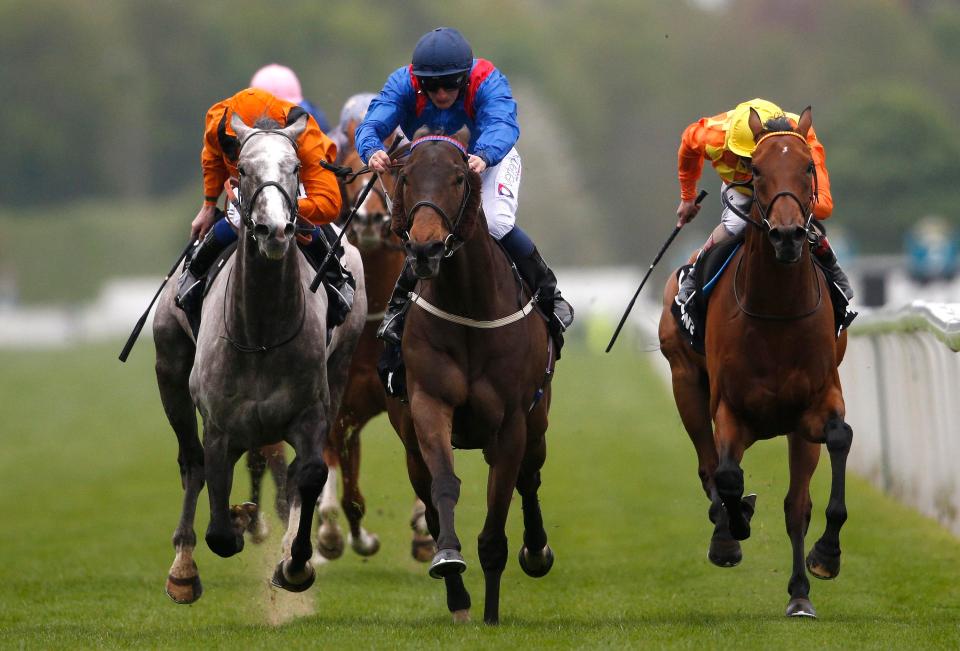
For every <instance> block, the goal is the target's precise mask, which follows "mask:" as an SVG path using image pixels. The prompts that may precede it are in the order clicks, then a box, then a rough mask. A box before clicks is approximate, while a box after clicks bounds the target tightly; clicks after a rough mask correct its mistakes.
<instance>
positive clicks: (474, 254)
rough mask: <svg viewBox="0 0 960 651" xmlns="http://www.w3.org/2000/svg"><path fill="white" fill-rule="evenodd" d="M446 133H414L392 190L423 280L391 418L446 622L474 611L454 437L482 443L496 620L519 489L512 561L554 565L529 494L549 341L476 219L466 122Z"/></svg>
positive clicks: (542, 567)
mask: <svg viewBox="0 0 960 651" xmlns="http://www.w3.org/2000/svg"><path fill="white" fill-rule="evenodd" d="M421 135H422V134H421V133H418V134H417V136H421ZM455 138H456V140H454V139H453V138H447V137H444V136H426V137H424V138H421V139H416V140H414V143H413V145H412V148H411V153H410V156H409V158H408V160H407V163H406V165H405V166H404V167H403V169H402V171H401V173H400V178H399V181H398V187H397V191H396V192H395V194H394V205H393V229H394V232H396V233H400V234H402V235H403V236H404V238H405V239H406V240H407V242H406V245H405V246H406V251H407V255H408V257H409V258H410V260H411V263H412V264H413V269H414V271H415V273H416V275H417V276H418V277H419V278H420V279H421V280H420V283H419V285H418V292H417V293H415V295H414V296H413V297H412V300H411V307H410V311H409V312H408V315H407V320H406V326H405V331H404V335H403V343H402V351H403V358H404V360H405V363H406V381H407V387H408V395H409V400H410V402H409V405H405V406H404V408H403V409H402V410H401V412H400V413H399V414H396V412H393V411H391V413H390V415H391V420H392V422H393V424H394V427H395V428H396V429H397V432H398V434H399V435H400V438H401V439H402V441H403V444H404V447H405V449H406V455H407V471H408V473H409V475H410V481H411V483H412V484H413V488H414V490H415V491H416V493H417V495H418V496H419V497H420V499H422V500H423V501H424V502H425V504H426V509H427V511H426V519H427V524H428V526H429V529H430V533H431V534H432V535H433V537H434V539H435V540H436V541H437V546H438V548H439V551H438V552H437V554H436V555H435V556H434V559H433V561H432V563H431V565H430V575H431V576H433V577H434V578H443V579H444V580H445V582H446V589H447V607H448V608H449V610H450V611H451V612H452V613H453V617H454V620H455V621H463V620H465V619H468V618H469V608H470V595H469V594H468V593H467V591H466V589H465V587H464V584H463V579H462V577H461V573H462V572H463V571H464V570H465V569H466V563H465V562H464V560H463V556H462V555H461V554H460V540H459V539H458V537H457V533H456V530H455V527H454V508H455V506H456V504H457V501H458V499H459V496H460V480H459V479H458V478H457V476H456V474H455V473H454V468H453V446H456V447H460V448H465V447H466V448H482V449H483V453H484V458H485V459H486V461H487V463H488V464H489V466H490V472H489V479H488V484H487V518H486V522H485V523H484V526H483V530H482V531H481V532H480V535H479V537H478V552H479V556H480V565H481V567H482V568H483V574H484V579H485V584H486V595H485V602H484V621H486V622H487V623H491V624H494V623H497V622H498V620H499V600H500V577H501V574H502V573H503V569H504V567H505V565H506V562H507V537H506V535H505V534H504V524H505V522H506V519H507V512H508V510H509V508H510V500H511V497H512V495H513V491H514V489H515V488H516V490H517V491H518V492H519V493H520V496H521V498H522V501H523V521H524V536H523V541H524V545H523V548H522V549H521V551H520V565H521V567H522V568H523V570H524V571H525V572H526V573H527V574H529V575H531V576H535V577H536V576H543V575H545V574H546V573H547V572H548V571H549V569H550V567H551V566H552V564H553V552H552V551H551V549H550V547H549V546H548V545H547V534H546V531H544V528H543V519H542V516H541V514H540V505H539V503H538V499H537V490H538V488H539V486H540V468H541V467H542V465H543V462H544V459H545V457H546V439H545V436H544V435H545V432H546V429H547V413H548V410H549V405H550V385H549V382H548V374H547V369H548V368H552V359H551V350H552V349H551V348H550V346H551V344H550V342H549V337H548V335H547V327H546V323H545V322H544V320H543V319H542V318H539V317H537V316H536V315H534V316H533V317H532V318H531V317H529V316H527V315H528V314H529V310H530V309H532V306H533V303H532V302H528V303H527V304H526V306H525V309H523V310H518V305H519V304H520V303H521V301H518V293H519V291H518V287H517V280H516V278H515V276H514V273H513V271H512V270H511V265H510V262H509V261H508V259H507V256H506V254H505V253H504V252H503V251H500V250H498V248H497V244H496V242H495V241H494V240H493V239H492V238H491V237H490V236H489V235H488V233H487V229H486V226H485V224H484V223H483V221H484V217H483V213H482V211H481V209H480V177H479V175H478V174H476V173H474V172H472V171H470V169H469V168H468V166H467V163H466V156H465V154H464V152H465V145H466V143H467V142H468V138H469V133H467V131H466V129H463V130H462V131H461V132H460V133H458V134H457V135H456V136H455ZM441 261H442V264H441ZM527 295H528V296H529V294H527ZM491 320H496V321H491Z"/></svg>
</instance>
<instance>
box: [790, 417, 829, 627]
mask: <svg viewBox="0 0 960 651" xmlns="http://www.w3.org/2000/svg"><path fill="white" fill-rule="evenodd" d="M787 439H788V441H789V446H790V489H789V490H788V492H787V496H786V498H785V499H784V500H783V514H784V518H785V519H786V523H787V535H788V536H790V545H791V548H792V551H793V573H792V574H791V576H790V583H789V584H788V585H787V592H789V593H790V603H789V604H788V605H787V616H788V617H816V611H814V609H813V604H812V603H810V581H809V580H808V579H807V574H806V572H805V570H804V567H803V539H804V537H805V536H806V534H807V527H808V526H810V510H811V508H812V502H811V500H810V478H811V477H812V476H813V471H814V470H815V469H816V467H817V460H818V459H819V458H820V445H819V444H817V443H811V442H809V441H806V440H804V439H803V438H802V437H801V436H799V435H798V434H795V433H794V434H789V435H788V436H787Z"/></svg>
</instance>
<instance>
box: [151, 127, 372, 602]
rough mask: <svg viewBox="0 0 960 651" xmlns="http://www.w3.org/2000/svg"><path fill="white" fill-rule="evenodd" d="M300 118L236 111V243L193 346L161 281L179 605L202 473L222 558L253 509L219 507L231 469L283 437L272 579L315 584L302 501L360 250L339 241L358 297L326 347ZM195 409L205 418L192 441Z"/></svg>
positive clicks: (339, 381) (314, 466)
mask: <svg viewBox="0 0 960 651" xmlns="http://www.w3.org/2000/svg"><path fill="white" fill-rule="evenodd" d="M306 119H307V118H306V116H304V117H302V118H301V119H300V120H297V121H296V122H295V123H294V124H292V125H290V126H288V127H286V128H284V129H280V128H278V125H276V124H274V123H270V124H266V123H263V124H261V123H258V124H257V126H258V127H261V128H251V127H248V126H247V125H245V124H244V123H243V122H242V120H240V118H239V117H238V116H236V115H235V116H234V117H233V120H232V121H231V126H232V127H233V129H234V131H235V132H236V134H237V136H238V138H239V139H240V142H241V146H240V155H239V160H238V162H237V168H238V170H239V171H240V188H241V192H242V196H243V197H244V204H243V206H242V216H243V225H242V227H241V229H240V237H239V243H238V247H237V252H236V254H235V255H234V256H233V257H232V258H230V259H229V260H228V261H227V262H226V264H225V265H224V269H223V271H222V272H221V273H220V274H219V275H218V276H217V277H216V278H215V279H214V280H213V282H212V283H211V284H210V288H209V291H208V295H207V297H206V299H205V300H204V304H203V318H202V322H201V326H200V330H199V333H198V335H197V339H196V344H194V341H193V338H192V336H191V334H190V328H189V326H188V324H187V322H186V319H185V318H184V315H183V313H182V312H181V311H180V310H179V309H177V308H176V307H175V306H174V304H173V286H172V285H171V286H170V289H168V291H166V293H165V294H164V296H163V298H162V299H161V302H160V305H159V307H158V310H157V315H156V318H155V319H154V339H155V342H156V347H157V366H156V370H157V383H158V385H159V388H160V397H161V399H162V401H163V406H164V410H165V411H166V413H167V417H168V419H169V420H170V424H171V426H172V427H173V429H174V431H175V432H176V434H177V439H178V442H179V445H180V453H179V456H178V461H179V463H180V475H181V480H182V482H183V487H184V500H183V510H182V513H181V516H180V522H179V524H178V526H177V529H176V531H175V532H174V536H173V544H174V548H175V549H176V552H177V554H176V558H175V560H174V562H173V566H172V567H171V569H170V575H169V577H168V579H167V586H166V590H167V594H168V595H170V597H171V598H172V599H173V600H174V601H176V602H177V603H192V602H194V601H196V600H197V599H199V598H200V595H201V592H202V587H201V583H200V576H199V571H198V569H197V565H196V563H195V562H194V560H193V550H194V547H195V546H196V534H195V533H194V529H193V520H194V515H195V511H196V502H197V497H198V495H199V493H200V490H201V489H202V488H203V485H204V482H206V484H207V488H208V492H209V497H210V524H209V526H208V528H207V533H206V541H207V545H208V546H209V547H210V549H211V550H213V551H214V552H215V553H216V554H218V555H220V556H224V557H228V556H232V555H233V554H236V553H238V552H239V551H241V550H242V549H243V532H244V530H245V528H246V526H247V524H248V523H249V518H250V508H248V507H246V506H240V507H232V508H231V507H229V506H228V504H229V497H230V490H231V484H232V480H233V467H234V464H235V463H236V461H237V459H238V458H239V457H240V456H241V455H242V454H243V453H244V452H245V451H247V450H251V449H254V448H261V447H263V446H265V445H269V444H276V443H280V442H281V441H286V442H287V443H289V444H290V445H291V446H293V448H294V450H295V452H296V458H295V460H294V462H293V464H292V465H291V467H290V471H289V475H288V476H289V480H288V490H287V495H288V499H289V502H290V517H289V522H288V528H287V533H286V535H285V536H284V540H283V545H282V557H281V560H280V562H279V564H278V565H277V568H276V571H275V572H274V575H273V583H274V585H277V586H278V587H281V588H284V589H286V590H290V591H297V592H298V591H302V590H306V589H307V588H309V587H310V586H311V585H312V584H313V581H314V579H315V571H314V569H313V567H312V566H311V565H310V562H309V561H310V556H311V551H312V549H311V544H310V533H311V524H312V519H313V510H314V509H313V505H314V504H315V503H316V500H317V498H318V496H319V495H320V491H321V489H322V488H323V484H324V482H325V481H326V478H327V467H326V464H325V463H324V461H323V456H322V454H323V445H324V442H325V439H326V437H327V435H328V432H329V430H330V426H331V421H332V420H333V415H334V414H335V413H336V410H337V408H338V407H339V404H340V400H341V396H342V392H343V387H344V384H345V380H346V373H347V368H348V366H349V363H350V357H351V356H352V354H353V350H354V348H355V346H356V342H357V338H358V337H359V334H360V331H361V329H362V327H363V319H364V316H365V315H366V304H365V299H364V298H363V296H364V294H363V291H362V281H361V279H362V274H361V273H360V269H361V266H360V265H361V263H360V256H359V254H358V253H357V251H356V249H355V248H353V247H352V246H349V245H348V246H347V253H346V255H345V262H346V264H347V266H348V268H350V269H351V270H352V271H353V273H354V276H355V277H356V279H357V283H358V291H357V294H356V302H355V304H354V308H353V311H352V312H351V314H350V315H349V316H348V318H347V320H346V322H345V323H343V324H342V325H341V326H339V327H338V328H336V329H335V330H334V331H333V335H332V339H331V340H330V342H329V343H328V342H327V340H326V338H327V327H326V312H327V298H326V294H325V292H319V293H316V294H314V293H311V292H310V291H309V284H310V281H311V279H312V277H313V271H312V269H311V267H310V265H309V263H308V262H307V260H306V258H305V257H304V255H303V254H302V253H301V252H300V251H299V250H298V247H297V246H296V243H295V237H294V234H295V232H296V218H297V209H296V205H297V204H296V196H297V189H298V184H299V177H298V171H299V166H300V162H299V160H298V158H297V154H296V150H295V146H294V144H293V143H295V142H296V140H297V138H298V137H299V135H300V134H301V133H302V131H303V129H304V127H305V125H306ZM194 346H195V348H194ZM195 409H199V410H200V414H201V415H202V417H203V429H204V432H203V445H202V446H201V444H200V440H199V438H198V437H197V425H196V411H195ZM302 506H303V507H304V508H301V507H302Z"/></svg>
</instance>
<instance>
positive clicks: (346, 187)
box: [317, 122, 436, 562]
mask: <svg viewBox="0 0 960 651" xmlns="http://www.w3.org/2000/svg"><path fill="white" fill-rule="evenodd" d="M355 129H356V123H355V122H351V123H350V124H349V125H348V126H347V128H346V129H345V133H344V136H345V138H346V145H347V146H346V147H345V148H344V149H343V150H341V153H340V156H339V161H338V162H339V163H340V164H341V165H343V166H345V167H350V168H351V169H360V168H361V167H363V163H362V161H361V160H360V155H359V154H358V153H357V150H356V148H355V146H354V132H355ZM365 182H366V177H362V176H357V177H354V178H352V179H350V180H349V181H348V182H346V183H344V184H343V199H344V201H343V205H344V212H345V213H346V212H349V209H350V208H349V207H350V206H353V205H354V204H355V203H356V200H357V197H358V195H359V194H360V192H361V190H362V188H363V185H364V183H365ZM395 183H396V179H395V177H394V175H392V174H383V175H381V177H380V179H379V180H378V181H377V184H376V185H374V186H373V189H372V191H371V192H370V193H369V194H368V195H367V197H366V199H365V200H364V202H363V204H362V205H361V206H359V207H358V210H357V213H356V215H355V216H354V218H353V221H352V222H351V224H350V226H349V227H348V228H349V230H348V231H347V238H348V239H349V240H350V242H351V243H352V244H354V245H356V246H357V248H358V249H359V250H360V256H361V258H362V259H363V274H364V285H365V287H366V296H367V308H368V310H369V314H368V315H367V321H366V325H365V326H364V329H363V333H362V334H361V335H360V340H359V342H358V343H357V349H356V352H355V353H354V355H353V359H352V361H351V363H350V372H349V375H348V380H347V388H346V390H345V391H344V395H343V402H342V404H341V406H340V413H339V414H338V416H337V419H336V420H335V421H334V423H333V428H332V429H331V431H330V437H329V439H328V440H327V446H326V449H325V450H324V455H323V456H324V460H325V461H326V463H327V467H328V468H329V473H330V474H329V475H328V477H327V483H326V485H325V486H324V489H323V493H322V495H321V498H320V504H319V514H320V518H319V520H318V531H317V553H318V554H320V555H321V556H322V557H324V558H326V559H335V558H339V557H340V555H341V554H342V553H343V549H344V540H343V534H342V533H341V531H340V527H339V525H338V524H337V519H338V515H339V511H340V508H341V507H342V508H343V512H344V514H345V515H346V518H347V522H348V524H349V526H350V546H351V547H352V548H353V550H354V551H355V552H356V553H357V554H360V555H361V556H370V555H372V554H375V553H376V552H377V550H378V549H379V548H380V541H379V539H378V538H377V536H376V534H371V533H368V532H367V531H365V530H364V528H363V527H362V525H361V521H362V519H363V516H364V514H365V512H366V500H365V499H364V497H363V493H362V492H361V491H360V458H361V454H360V435H361V433H362V431H363V428H364V427H365V426H366V424H367V423H368V422H369V421H370V420H371V419H372V418H373V417H375V416H377V415H378V414H380V413H382V412H384V411H388V410H390V411H399V410H400V409H401V406H400V403H399V402H398V401H396V400H389V401H388V400H387V398H386V393H385V392H384V389H383V385H382V384H381V382H380V379H379V377H378V376H377V360H378V359H379V358H380V354H381V352H382V351H383V343H382V342H381V341H379V340H378V339H377V327H378V326H379V325H380V321H381V320H382V319H383V314H384V310H385V309H386V306H387V302H388V301H389V299H390V294H391V292H392V291H393V285H394V282H395V281H396V279H397V276H399V275H400V270H401V269H402V267H403V261H404V257H405V254H404V252H403V245H402V243H401V242H400V239H399V238H398V237H397V236H396V235H394V234H393V233H392V232H391V231H390V210H389V208H388V206H389V195H390V194H392V193H393V190H394V186H395ZM338 471H339V473H338ZM338 474H342V476H343V498H342V499H341V500H339V502H338V499H337V492H338V486H339V481H338V476H337V475H338ZM424 511H425V507H424V505H423V503H422V502H421V501H420V500H417V501H416V504H415V505H414V509H413V516H412V517H411V521H410V523H411V527H412V528H413V542H412V545H411V550H412V555H413V557H414V558H415V559H417V560H419V561H422V562H426V561H429V560H430V559H431V558H432V557H433V554H434V552H435V551H436V546H435V545H434V542H433V538H431V537H430V533H429V532H428V531H427V524H426V520H425V519H424V515H423V514H424Z"/></svg>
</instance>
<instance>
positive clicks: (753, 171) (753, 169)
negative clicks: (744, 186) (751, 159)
mask: <svg viewBox="0 0 960 651" xmlns="http://www.w3.org/2000/svg"><path fill="white" fill-rule="evenodd" d="M750 173H751V174H753V175H754V176H760V170H759V169H758V168H757V166H756V165H751V166H750Z"/></svg>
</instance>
